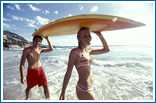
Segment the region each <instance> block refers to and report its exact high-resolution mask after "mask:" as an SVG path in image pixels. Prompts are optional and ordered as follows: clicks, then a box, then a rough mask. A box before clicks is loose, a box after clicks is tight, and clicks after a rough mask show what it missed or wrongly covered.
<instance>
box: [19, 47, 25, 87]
mask: <svg viewBox="0 0 156 103" xmlns="http://www.w3.org/2000/svg"><path fill="white" fill-rule="evenodd" d="M25 61H26V51H25V50H23V53H22V57H21V61H20V67H19V71H20V78H21V80H20V81H21V83H22V84H23V83H24V78H23V69H24V64H25Z"/></svg>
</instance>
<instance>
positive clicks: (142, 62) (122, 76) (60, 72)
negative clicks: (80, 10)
mask: <svg viewBox="0 0 156 103" xmlns="http://www.w3.org/2000/svg"><path fill="white" fill-rule="evenodd" d="M71 49H72V48H70V47H62V48H55V49H54V51H52V52H50V53H43V54H41V62H42V65H43V67H44V69H45V72H46V75H47V77H48V85H49V90H50V95H51V98H52V100H58V99H59V95H60V92H61V89H62V83H63V79H64V74H65V72H66V68H67V63H68V56H69V53H70V50H71ZM21 55H22V50H4V51H3V99H4V100H18V99H19V100H20V99H24V98H25V88H26V83H25V84H24V85H23V84H21V83H20V74H19V63H20V58H21ZM153 60H154V56H153V49H152V47H147V46H119V45H118V46H111V47H110V52H109V53H106V54H100V55H93V56H92V64H91V69H92V72H93V80H94V82H93V90H94V95H95V98H96V99H97V100H151V99H153V70H154V64H153ZM26 74H27V64H26V66H25V69H24V76H26ZM77 81H78V74H77V71H76V69H75V68H74V69H73V72H72V75H71V78H70V81H69V83H68V86H67V89H66V95H65V98H66V99H67V100H77V97H76V92H75V91H76V90H75V89H76V84H77ZM43 98H44V92H43V88H42V87H39V88H38V86H36V87H34V88H32V90H31V93H30V99H37V100H38V99H43Z"/></svg>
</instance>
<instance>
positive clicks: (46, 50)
mask: <svg viewBox="0 0 156 103" xmlns="http://www.w3.org/2000/svg"><path fill="white" fill-rule="evenodd" d="M45 39H46V40H47V42H48V48H44V49H42V51H41V52H50V51H52V50H53V47H52V46H51V43H50V41H49V39H48V37H45Z"/></svg>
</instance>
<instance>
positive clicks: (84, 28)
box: [77, 27, 89, 48]
mask: <svg viewBox="0 0 156 103" xmlns="http://www.w3.org/2000/svg"><path fill="white" fill-rule="evenodd" d="M82 30H89V28H88V27H81V28H80V29H79V31H78V33H77V40H78V47H79V48H80V31H82Z"/></svg>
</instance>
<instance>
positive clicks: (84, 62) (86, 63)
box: [77, 52, 91, 69]
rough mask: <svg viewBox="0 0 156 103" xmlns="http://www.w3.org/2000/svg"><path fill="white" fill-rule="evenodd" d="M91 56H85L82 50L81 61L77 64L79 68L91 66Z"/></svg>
mask: <svg viewBox="0 0 156 103" xmlns="http://www.w3.org/2000/svg"><path fill="white" fill-rule="evenodd" d="M90 62H91V60H90V58H89V57H88V58H87V57H85V56H84V55H83V54H82V52H80V60H79V63H78V64H77V68H78V69H79V68H80V67H89V66H90Z"/></svg>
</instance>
